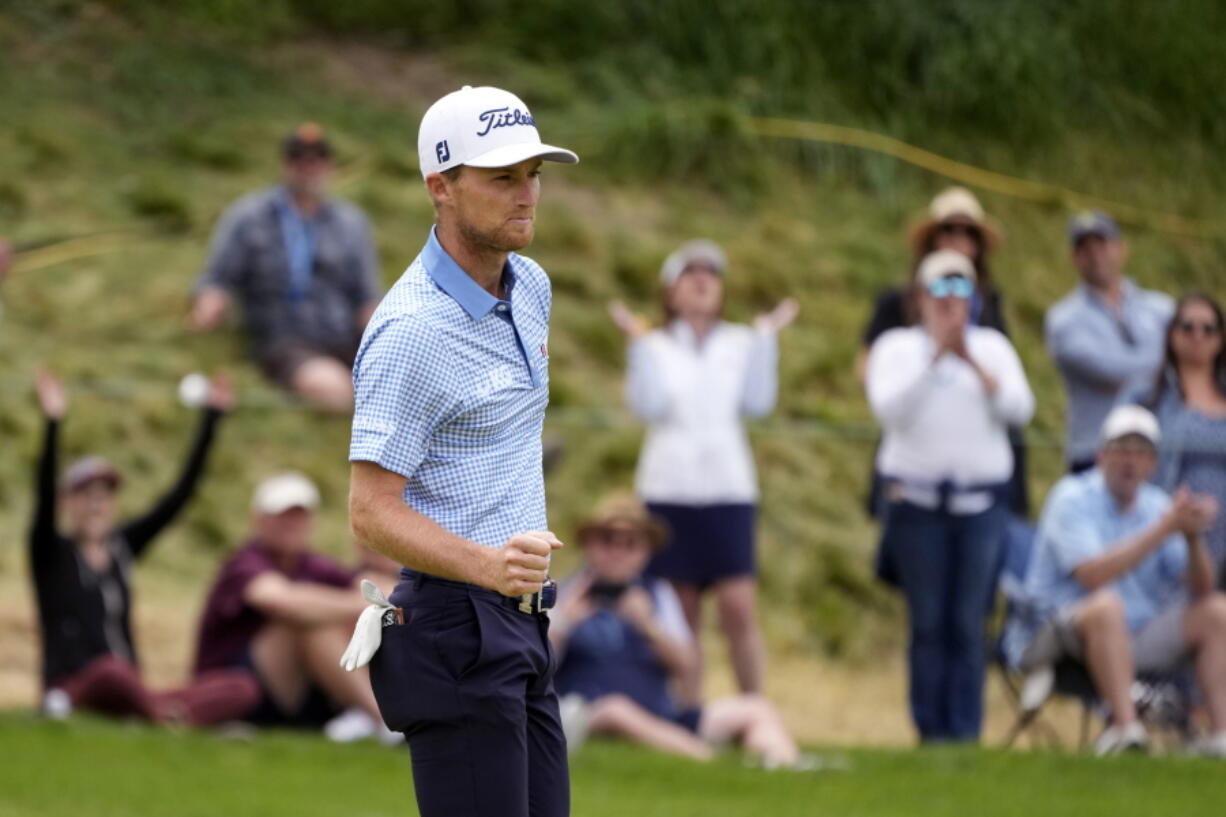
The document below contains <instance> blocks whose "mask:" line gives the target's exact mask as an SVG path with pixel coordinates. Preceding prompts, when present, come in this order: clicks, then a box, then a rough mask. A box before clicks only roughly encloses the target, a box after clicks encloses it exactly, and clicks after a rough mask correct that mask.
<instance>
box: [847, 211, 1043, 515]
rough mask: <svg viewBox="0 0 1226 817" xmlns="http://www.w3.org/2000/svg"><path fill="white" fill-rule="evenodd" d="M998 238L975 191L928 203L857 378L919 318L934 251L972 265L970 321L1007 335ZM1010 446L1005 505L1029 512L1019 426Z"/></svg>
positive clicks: (868, 331) (878, 308)
mask: <svg viewBox="0 0 1226 817" xmlns="http://www.w3.org/2000/svg"><path fill="white" fill-rule="evenodd" d="M1001 241H1002V236H1001V231H1000V228H999V227H997V226H996V224H995V222H994V221H993V220H992V219H991V218H990V217H988V216H987V214H985V213H984V211H983V206H982V205H981V204H980V203H979V200H978V199H977V198H975V195H974V194H973V193H971V192H970V191H969V190H967V189H965V188H962V187H950V188H948V189H946V190H944V191H942V192H941V193H940V195H938V196H937V197H936V198H934V199H933V200H932V203H931V204H930V205H929V206H928V215H927V216H926V217H925V218H924V219H922V220H921V221H920V222H919V223H918V224H916V225H915V227H913V228H912V230H911V236H910V243H911V250H912V262H911V272H910V275H909V276H908V280H907V283H906V284H905V285H904V286H901V287H890V288H889V289H886V290H883V291H882V292H881V293H880V294H879V295H878V296H877V300H876V303H874V304H873V314H872V317H870V318H869V322H868V326H866V327H865V329H864V335H863V340H862V345H861V347H860V352H859V354H858V355H857V356H856V376H857V377H858V378H859V379H860V382H861V383H863V382H864V374H865V366H866V365H867V362H868V353H869V349H871V348H872V345H873V344H874V343H875V342H876V341H877V338H879V337H881V336H882V335H883V334H885V333H886V332H888V331H889V330H891V329H898V328H900V327H907V326H914V325H915V324H916V322H917V321H918V320H919V298H920V295H921V293H922V289H923V287H921V286H920V285H919V283H918V282H917V281H916V279H915V272H916V270H918V269H919V265H920V262H921V261H922V260H923V259H924V258H925V257H926V256H927V255H928V254H929V253H931V252H935V251H936V250H954V251H956V252H960V253H962V254H963V255H965V256H966V257H967V258H969V259H970V260H971V263H972V264H974V265H975V292H974V294H973V295H972V296H971V303H970V323H971V324H973V325H975V326H986V327H988V328H990V329H995V330H997V331H999V332H1000V333H1001V334H1003V335H1004V336H1005V337H1008V336H1009V330H1008V329H1007V328H1006V327H1005V310H1004V302H1003V299H1002V297H1001V294H1000V290H998V289H997V288H996V286H995V285H994V284H993V283H992V276H991V270H990V266H989V261H990V260H991V257H992V254H993V253H994V252H995V251H996V248H997V247H999V246H1000V243H1001ZM1010 440H1011V442H1012V445H1013V476H1012V479H1011V481H1010V485H1009V507H1010V509H1011V510H1012V511H1013V513H1014V514H1016V515H1017V516H1018V517H1021V518H1023V519H1024V518H1026V517H1028V516H1029V515H1030V501H1029V498H1028V495H1027V490H1026V447H1025V444H1024V442H1023V440H1022V434H1021V431H1020V430H1016V429H1011V430H1010ZM881 501H882V498H881V477H880V474H878V473H877V472H876V470H875V469H874V472H873V481H872V485H871V487H870V491H869V498H868V509H869V512H870V513H871V514H873V515H874V516H876V515H877V514H878V513H879V512H880V510H881V507H882V505H881Z"/></svg>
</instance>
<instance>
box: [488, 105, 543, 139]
mask: <svg viewBox="0 0 1226 817" xmlns="http://www.w3.org/2000/svg"><path fill="white" fill-rule="evenodd" d="M477 119H478V120H479V121H481V122H484V123H485V130H481V131H477V135H478V136H485V135H486V134H487V133H489V132H490V131H491V130H493V129H494V128H509V127H511V126H512V125H529V126H531V127H534V128H535V127H536V120H535V119H533V118H532V114H530V113H528V112H527V111H521V110H519V109H518V108H517V109H515V110H511V109H510V108H493V109H491V110H488V111H484V112H482V113H481V115H480V116H478V117H477Z"/></svg>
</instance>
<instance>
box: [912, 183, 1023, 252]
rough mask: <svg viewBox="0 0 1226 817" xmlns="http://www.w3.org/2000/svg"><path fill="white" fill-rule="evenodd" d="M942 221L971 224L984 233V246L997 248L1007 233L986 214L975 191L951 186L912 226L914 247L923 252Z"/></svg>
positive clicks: (987, 248)
mask: <svg viewBox="0 0 1226 817" xmlns="http://www.w3.org/2000/svg"><path fill="white" fill-rule="evenodd" d="M942 224H968V225H970V226H972V227H977V228H979V231H980V232H981V233H983V240H984V245H985V246H984V249H985V250H987V251H988V252H991V251H992V250H994V249H996V247H997V246H998V245H999V244H1000V242H1001V239H1002V238H1003V235H1002V234H1001V230H1000V227H999V226H997V224H996V222H995V221H993V220H992V219H991V218H990V217H988V215H987V214H986V213H984V212H983V205H982V204H980V203H979V199H977V198H975V194H974V193H972V192H971V191H969V190H967V189H966V188H965V187H950V188H949V189H947V190H944V191H942V192H941V193H939V194H938V195H937V197H936V198H934V199H933V200H932V204H930V205H928V214H927V216H925V217H924V219H923V220H921V221H920V222H919V223H918V224H916V225H915V226H914V227H912V228H911V236H910V240H911V248H912V249H913V250H914V251H915V252H917V253H919V252H922V251H923V249H924V247H925V245H927V244H928V240H929V239H930V238H931V237H932V233H933V232H935V231H936V229H937V228H938V227H940V226H941V225H942Z"/></svg>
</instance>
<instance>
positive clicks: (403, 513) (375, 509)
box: [349, 492, 489, 586]
mask: <svg viewBox="0 0 1226 817" xmlns="http://www.w3.org/2000/svg"><path fill="white" fill-rule="evenodd" d="M349 517H350V524H351V525H352V527H353V532H354V535H356V536H357V538H358V541H359V542H361V543H362V544H364V545H366V546H367V547H369V548H372V549H373V550H376V551H378V552H379V553H382V554H383V555H384V556H387V557H389V558H391V559H394V560H395V561H396V562H398V563H399V564H402V565H404V566H405V567H408V568H411V569H413V570H418V571H421V572H422V573H428V574H430V575H432V576H439V577H441V578H444V579H453V580H455V581H462V582H470V583H472V584H479V585H482V586H489V580H488V577H487V571H486V564H487V559H488V557H489V548H485V547H482V546H481V545H478V544H477V543H476V542H471V541H469V540H468V539H465V538H463V537H461V536H456V535H455V534H453V533H450V532H449V531H446V530H444V529H443V528H442V527H441V526H440V525H439V524H438V523H437V522H435V521H433V520H432V519H429V518H428V517H426V516H423V515H422V514H420V513H418V512H417V511H414V510H413V509H412V508H410V507H408V506H407V505H405V504H404V502H402V501H401V500H400V499H399V498H398V497H388V496H381V495H380V496H373V497H363V496H361V495H360V494H358V493H357V492H355V493H354V494H353V495H351V496H350V500H349Z"/></svg>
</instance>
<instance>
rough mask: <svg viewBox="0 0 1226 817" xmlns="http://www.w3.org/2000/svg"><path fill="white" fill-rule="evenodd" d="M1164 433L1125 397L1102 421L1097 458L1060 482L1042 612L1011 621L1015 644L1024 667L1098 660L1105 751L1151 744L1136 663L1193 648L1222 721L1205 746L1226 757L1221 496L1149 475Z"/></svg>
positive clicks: (1044, 522) (1042, 547) (1050, 514)
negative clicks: (1212, 539) (1212, 553)
mask: <svg viewBox="0 0 1226 817" xmlns="http://www.w3.org/2000/svg"><path fill="white" fill-rule="evenodd" d="M1159 438H1160V437H1159V430H1158V422H1157V420H1156V419H1155V418H1154V416H1153V415H1152V414H1151V413H1150V412H1149V411H1147V410H1145V409H1144V408H1142V407H1140V406H1120V407H1118V408H1116V409H1114V410H1113V411H1112V412H1111V413H1110V414H1109V415H1108V416H1107V419H1106V422H1105V423H1104V424H1103V430H1102V436H1101V439H1102V443H1101V447H1100V449H1099V453H1098V467H1097V468H1095V469H1092V470H1090V471H1088V472H1085V473H1082V474H1078V475H1070V476H1066V477H1065V478H1064V479H1062V480H1061V481H1060V482H1058V483H1056V485H1055V487H1054V488H1052V490H1051V494H1050V495H1049V496H1048V498H1047V503H1046V505H1045V506H1044V508H1043V513H1042V516H1041V518H1040V522H1039V533H1038V539H1037V540H1036V543H1035V552H1034V555H1033V557H1032V558H1031V562H1030V567H1029V569H1028V571H1027V574H1026V580H1025V590H1026V593H1027V595H1028V596H1029V598H1030V601H1031V602H1032V605H1033V608H1034V614H1033V615H1030V616H1019V617H1018V618H1017V619H1016V620H1014V621H1011V622H1010V626H1009V628H1008V631H1007V632H1006V640H1005V647H1006V651H1007V653H1008V655H1009V657H1010V658H1011V660H1012V661H1013V662H1014V663H1015V664H1016V665H1018V666H1019V668H1020V669H1022V670H1023V671H1025V672H1036V671H1046V670H1045V668H1049V667H1051V666H1052V665H1054V664H1055V663H1057V661H1059V660H1060V659H1062V658H1071V659H1074V660H1076V661H1079V662H1082V663H1084V664H1085V665H1086V666H1087V668H1088V669H1089V673H1090V677H1091V678H1092V679H1093V682H1094V686H1095V688H1096V689H1097V690H1098V693H1099V695H1101V696H1102V698H1103V699H1104V700H1105V701H1106V703H1107V705H1108V707H1109V708H1110V726H1109V727H1108V728H1107V729H1106V730H1104V731H1103V734H1102V735H1101V737H1100V738H1099V740H1098V744H1097V750H1098V752H1099V753H1100V754H1109V753H1115V752H1120V751H1123V750H1126V749H1135V748H1144V747H1145V746H1146V744H1147V737H1146V734H1145V728H1144V727H1143V726H1142V725H1141V724H1140V723H1139V722H1138V720H1137V713H1136V708H1135V707H1134V705H1133V700H1132V694H1131V690H1132V684H1133V680H1134V679H1135V677H1136V673H1137V672H1166V671H1170V670H1173V669H1175V668H1177V667H1179V666H1180V665H1181V664H1182V663H1183V662H1184V660H1185V659H1186V658H1188V657H1191V658H1192V659H1193V660H1194V661H1195V663H1196V674H1197V676H1198V678H1199V681H1200V686H1201V691H1202V692H1203V693H1204V695H1205V701H1206V703H1207V705H1208V710H1209V718H1210V721H1211V722H1212V728H1213V734H1212V735H1210V736H1209V738H1208V739H1207V740H1205V741H1204V743H1203V745H1202V746H1200V747H1199V748H1201V749H1203V750H1204V751H1205V752H1206V753H1208V754H1213V755H1216V756H1218V757H1226V596H1223V595H1222V594H1221V593H1218V592H1214V591H1213V564H1212V562H1211V560H1210V558H1209V551H1208V549H1207V548H1206V547H1205V541H1204V531H1205V530H1206V528H1208V526H1209V525H1210V524H1211V523H1212V522H1213V519H1214V517H1215V516H1216V515H1217V512H1218V507H1217V502H1216V501H1215V500H1214V499H1213V498H1212V497H1210V496H1208V495H1204V494H1194V493H1192V492H1191V491H1189V490H1188V489H1187V487H1186V486H1181V487H1179V488H1178V489H1177V490H1176V491H1175V494H1174V495H1173V496H1168V495H1167V494H1166V492H1165V491H1163V490H1162V489H1161V488H1158V487H1157V486H1154V485H1149V484H1147V483H1146V480H1147V479H1148V478H1149V477H1150V476H1151V475H1152V474H1153V471H1154V468H1155V467H1156V464H1157V457H1156V451H1155V448H1156V446H1157V445H1158V441H1159ZM1189 593H1190V596H1191V598H1189V597H1188V594H1189Z"/></svg>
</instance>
